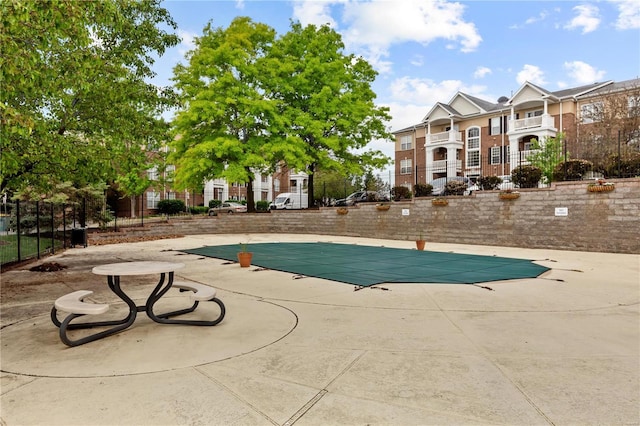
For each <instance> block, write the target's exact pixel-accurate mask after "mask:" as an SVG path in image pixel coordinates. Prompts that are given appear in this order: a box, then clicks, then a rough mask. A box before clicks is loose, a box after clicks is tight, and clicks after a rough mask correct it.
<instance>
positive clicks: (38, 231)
mask: <svg viewBox="0 0 640 426" xmlns="http://www.w3.org/2000/svg"><path fill="white" fill-rule="evenodd" d="M36 251H37V252H38V255H37V257H38V259H40V201H36Z"/></svg>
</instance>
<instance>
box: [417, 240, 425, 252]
mask: <svg viewBox="0 0 640 426" xmlns="http://www.w3.org/2000/svg"><path fill="white" fill-rule="evenodd" d="M425 244H426V241H425V240H416V248H417V249H418V250H420V251H422V250H424V245H425Z"/></svg>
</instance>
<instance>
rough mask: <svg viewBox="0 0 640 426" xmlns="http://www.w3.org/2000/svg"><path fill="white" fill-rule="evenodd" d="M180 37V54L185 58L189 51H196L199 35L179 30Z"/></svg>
mask: <svg viewBox="0 0 640 426" xmlns="http://www.w3.org/2000/svg"><path fill="white" fill-rule="evenodd" d="M178 37H180V44H179V45H178V52H179V53H180V56H182V57H184V55H185V54H186V53H187V52H188V51H190V50H193V49H195V47H196V43H195V38H196V37H198V34H196V33H191V32H189V31H185V30H180V29H179V30H178Z"/></svg>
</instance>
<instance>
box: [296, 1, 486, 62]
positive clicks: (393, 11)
mask: <svg viewBox="0 0 640 426" xmlns="http://www.w3.org/2000/svg"><path fill="white" fill-rule="evenodd" d="M337 5H341V6H342V9H341V10H342V16H341V19H340V28H338V25H337V23H336V19H337V18H336V19H334V18H333V17H332V15H331V13H332V9H333V8H334V7H335V6H337ZM464 10H465V6H463V5H462V4H461V3H448V2H444V1H423V0H422V1H421V0H404V1H395V2H394V1H380V0H373V1H367V2H359V1H347V0H327V1H311V0H309V1H304V0H297V1H296V2H295V3H294V19H297V20H299V21H300V23H301V24H303V25H305V24H316V25H318V24H325V23H329V24H330V25H331V26H332V27H333V28H335V29H336V30H338V31H340V33H341V34H342V36H343V40H344V42H345V45H346V46H347V47H348V48H349V50H352V51H355V52H358V53H360V54H362V55H363V56H364V57H365V58H366V59H367V61H368V62H370V63H371V64H378V63H380V64H382V65H387V64H388V63H385V62H384V60H383V59H382V58H385V57H388V55H389V48H390V47H391V46H393V45H396V44H401V43H404V42H416V43H421V44H425V45H426V44H428V43H431V42H433V41H435V40H438V39H444V40H446V41H448V42H449V43H448V46H447V48H450V47H451V46H453V47H454V48H459V49H460V50H461V51H462V52H472V51H474V50H475V49H476V48H477V47H478V46H479V44H480V42H481V41H482V37H480V34H479V33H478V30H477V28H476V26H475V24H473V23H472V22H467V21H465V20H464V18H463V13H464ZM388 68H389V67H384V68H383V69H380V68H377V70H378V71H379V72H381V73H382V72H383V71H384V70H387V69H388Z"/></svg>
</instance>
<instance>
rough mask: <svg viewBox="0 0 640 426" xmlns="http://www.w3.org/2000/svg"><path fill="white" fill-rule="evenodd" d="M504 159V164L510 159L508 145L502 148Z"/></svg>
mask: <svg viewBox="0 0 640 426" xmlns="http://www.w3.org/2000/svg"><path fill="white" fill-rule="evenodd" d="M504 158H505V159H506V161H505V163H510V162H511V161H510V158H511V147H510V146H509V145H507V146H505V147H504Z"/></svg>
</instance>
